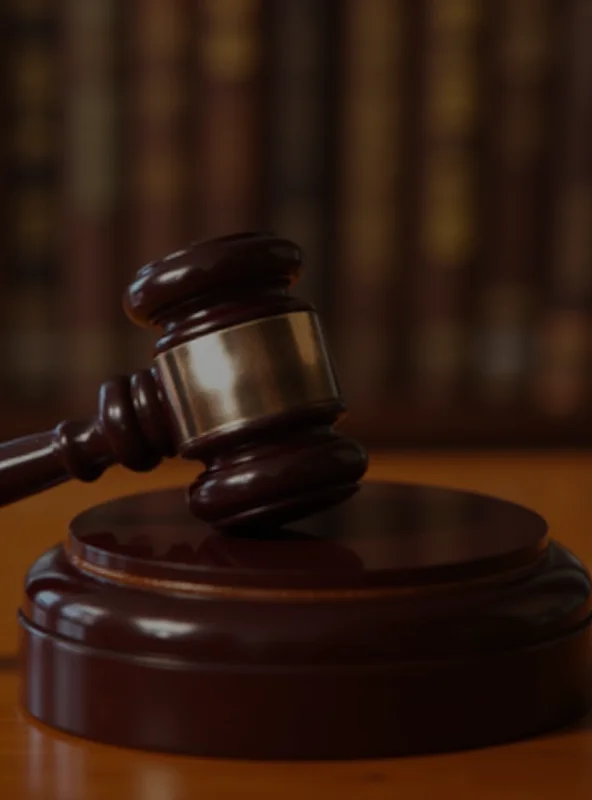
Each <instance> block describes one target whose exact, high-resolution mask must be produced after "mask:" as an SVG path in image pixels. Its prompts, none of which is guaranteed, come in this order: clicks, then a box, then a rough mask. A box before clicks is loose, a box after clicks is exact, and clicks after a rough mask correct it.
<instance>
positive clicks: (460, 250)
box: [407, 0, 482, 408]
mask: <svg viewBox="0 0 592 800" xmlns="http://www.w3.org/2000/svg"><path fill="white" fill-rule="evenodd" d="M481 6H482V3H481V2H480V1H479V0H477V2H475V0H448V1H447V2H445V3H442V2H439V1H438V0H420V1H419V2H417V3H415V4H414V13H415V14H417V15H418V16H419V20H418V21H417V23H416V24H418V25H419V27H420V33H419V37H420V42H421V44H420V46H419V50H420V53H421V62H420V66H419V75H417V76H416V81H415V84H416V86H417V87H418V89H417V91H418V99H417V106H418V108H417V113H418V117H419V120H418V124H417V137H418V151H417V163H416V167H415V176H414V180H415V181H416V182H417V189H416V192H417V195H416V197H417V205H416V207H415V213H416V215H417V218H416V219H415V220H414V221H413V230H414V235H415V237H416V241H415V242H413V249H412V252H413V254H414V258H413V260H412V262H411V263H412V264H413V266H412V267H410V266H408V268H409V269H410V271H411V275H410V284H411V290H410V291H409V297H408V298H407V299H408V302H409V303H410V304H411V307H412V312H411V313H412V314H413V316H412V318H411V325H412V331H411V332H410V335H409V339H410V341H411V342H412V345H411V346H412V352H411V353H410V363H411V369H410V373H409V375H410V381H411V383H412V386H413V391H414V393H415V395H416V398H417V401H418V403H420V404H421V405H424V406H426V407H432V408H434V407H439V408H447V407H450V405H451V404H453V403H455V402H460V401H461V400H462V396H463V392H464V391H465V390H466V372H467V367H468V350H469V337H470V331H468V330H466V325H465V320H466V316H467V303H468V302H469V297H468V295H467V289H468V288H469V285H470V273H471V271H472V270H473V269H474V267H475V240H476V236H475V225H476V220H475V186H474V182H475V166H476V165H475V159H474V151H475V147H474V145H475V139H476V134H477V130H478V115H479V102H480V98H479V91H478V90H479V87H478V84H477V75H478V70H477V69H476V65H477V60H478V58H479V54H478V50H477V46H476V45H477V43H478V41H479V29H480V25H481V20H482V13H481V12H482V8H481Z"/></svg>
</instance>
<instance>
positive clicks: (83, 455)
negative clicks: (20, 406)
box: [0, 422, 114, 506]
mask: <svg viewBox="0 0 592 800" xmlns="http://www.w3.org/2000/svg"><path fill="white" fill-rule="evenodd" d="M101 445H102V437H101V436H100V435H99V434H98V433H97V431H96V430H95V428H94V426H93V425H92V423H91V424H87V425H84V424H82V425H80V424H77V423H67V422H66V423H62V424H60V425H58V426H57V428H55V429H54V430H53V431H45V432H44V433H35V434H31V435H30V436H23V437H22V438H20V439H14V440H13V441H11V442H5V443H4V444H1V445H0V505H3V506H4V505H7V504H9V503H14V502H15V501H17V500H22V499H23V498H24V497H29V496H30V495H32V494H37V493H38V492H41V491H43V490H45V489H50V488H51V487H53V486H58V485H59V484H60V483H64V482H65V481H67V480H69V479H70V478H78V479H80V480H84V481H92V480H95V479H96V478H98V477H99V476H100V475H102V474H103V472H104V470H105V469H106V468H107V467H108V466H110V465H111V464H113V463H114V459H113V457H110V454H109V453H108V452H105V450H104V447H102V446H101Z"/></svg>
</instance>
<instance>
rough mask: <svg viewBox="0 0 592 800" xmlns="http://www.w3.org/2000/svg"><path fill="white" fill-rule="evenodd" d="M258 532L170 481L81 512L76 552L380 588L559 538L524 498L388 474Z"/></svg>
mask: <svg viewBox="0 0 592 800" xmlns="http://www.w3.org/2000/svg"><path fill="white" fill-rule="evenodd" d="M250 534H251V536H250V538H241V537H239V536H235V535H228V534H224V533H220V532H216V531H214V530H213V529H212V528H211V527H210V526H208V525H207V524H205V523H202V522H200V521H198V520H196V519H195V518H193V517H192V516H191V514H190V512H189V509H188V506H187V502H186V497H185V492H184V490H182V489H166V490H162V491H158V492H150V493H146V494H137V495H132V496H128V497H122V498H119V499H117V500H112V501H109V502H107V503H104V504H102V505H99V506H96V507H95V508H91V509H89V510H88V511H85V512H83V513H82V514H79V515H78V516H77V517H75V518H74V519H73V521H72V523H71V525H70V530H69V535H68V540H67V547H66V550H67V555H68V558H69V559H70V560H71V562H72V563H73V564H74V565H75V566H76V567H77V568H79V569H82V570H85V571H88V572H90V573H91V574H95V575H97V576H99V577H101V578H103V579H105V580H112V581H114V582H116V583H118V582H124V583H127V584H129V585H136V586H138V587H141V586H144V587H145V588H153V589H158V586H159V585H160V586H161V588H162V589H163V590H165V591H166V590H174V589H175V584H178V586H177V588H178V589H179V590H182V591H189V592H191V591H193V590H194V591H197V592H198V593H201V594H203V593H204V592H207V591H208V589H210V590H211V591H213V592H215V593H217V594H219V593H220V592H221V591H224V590H225V588H226V589H227V590H228V591H229V592H231V593H232V594H233V595H236V594H237V592H238V593H239V594H240V593H241V592H242V593H243V595H244V594H245V592H246V593H248V592H249V591H250V592H253V591H255V592H257V591H260V592H266V591H271V592H272V593H273V592H274V591H277V590H281V591H286V590H294V591H299V590H300V591H305V592H306V591H313V592H323V591H325V592H350V593H351V592H352V591H353V592H362V593H363V592H370V593H373V594H376V593H379V594H380V593H381V592H384V591H386V592H390V591H392V590H396V591H400V590H401V589H402V588H404V587H409V588H412V587H421V586H426V585H429V584H436V583H450V582H457V581H467V580H484V579H485V580H486V579H488V578H495V577H496V576H499V575H500V574H503V573H512V572H513V571H515V570H521V569H528V568H531V567H532V565H533V564H534V563H535V562H536V560H537V559H538V558H539V557H540V556H541V554H542V553H543V552H544V550H545V548H546V546H547V540H548V529H547V524H546V522H545V521H544V519H542V517H540V516H539V515H538V514H536V513H535V512H533V511H531V510H529V509H526V508H524V507H522V506H519V505H516V504H514V503H511V502H508V501H505V500H500V499H498V498H495V497H489V496H486V495H481V494H478V493H474V492H465V491H460V490H455V489H447V488H441V487H431V486H427V487H426V486H419V485H414V484H393V483H388V482H372V483H370V482H366V483H364V484H363V485H362V487H361V489H360V490H359V491H358V492H357V493H356V494H354V495H353V496H352V497H351V498H350V499H348V500H347V501H345V502H344V503H343V504H341V505H340V506H337V507H334V508H331V509H328V510H326V511H323V512H320V513H318V514H316V515H314V516H313V517H311V518H309V519H307V520H304V521H301V522H299V523H295V524H293V525H291V526H290V527H289V528H287V527H286V528H282V529H274V530H261V531H260V532H259V536H258V537H257V538H253V531H252V530H251V531H250ZM192 587H193V588H192Z"/></svg>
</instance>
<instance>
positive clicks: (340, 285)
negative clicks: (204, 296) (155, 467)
mask: <svg viewBox="0 0 592 800" xmlns="http://www.w3.org/2000/svg"><path fill="white" fill-rule="evenodd" d="M0 13H1V14H2V15H3V16H4V20H3V22H4V25H3V28H2V30H3V31H4V33H3V37H4V38H3V42H2V45H3V46H2V51H1V56H0V58H1V59H2V66H3V70H2V84H1V86H0V98H1V102H2V105H3V110H4V114H3V120H4V124H3V129H2V135H1V138H0V148H1V152H2V170H3V193H2V210H3V213H2V223H1V225H2V230H1V239H0V268H1V277H0V293H1V294H0V305H1V311H2V313H1V314H0V325H1V326H2V353H3V359H2V363H3V369H2V371H1V372H0V437H1V438H3V439H5V438H9V437H12V436H18V435H22V434H25V433H29V432H34V431H37V430H39V429H44V428H48V427H52V426H53V425H54V424H56V423H57V422H59V421H60V420H61V419H64V418H66V417H83V416H87V415H89V414H92V413H94V410H95V408H96V394H97V390H98V387H99V385H100V383H101V382H102V381H103V380H105V379H107V378H108V377H110V376H111V375H113V374H117V373H122V372H125V373H128V372H131V371H135V370H137V369H140V368H142V367H144V366H146V364H147V363H149V361H150V357H151V344H152V341H153V336H152V335H151V334H147V333H146V332H145V331H140V330H137V329H136V328H135V327H134V326H133V325H132V324H131V322H129V321H127V320H126V318H125V317H124V314H123V312H122V310H121V296H122V293H123V291H124V288H125V286H126V285H127V283H128V282H129V281H130V280H131V278H132V277H133V275H134V274H135V272H136V271H137V270H138V269H139V268H140V267H141V266H142V265H143V264H144V263H146V262H148V261H151V260H154V259H157V258H159V257H162V256H164V255H166V254H167V253H169V252H173V251H175V250H178V249H180V248H182V247H184V246H186V245H187V244H188V243H189V242H191V241H194V240H197V239H203V238H209V237H211V236H217V235H221V234H226V233H231V232H234V231H240V230H254V229H255V230H274V231H276V232H277V233H279V234H281V235H283V236H287V237H290V238H292V239H294V240H295V241H297V242H298V243H299V244H300V245H301V246H302V247H303V249H304V252H305V255H306V271H305V276H304V278H303V280H302V283H301V285H300V287H299V289H298V291H299V293H301V294H302V295H303V296H306V297H307V298H308V299H309V300H311V301H312V302H313V303H314V304H315V305H316V307H317V308H318V310H319V312H320V314H321V315H322V319H323V322H324V324H325V327H326V330H327V332H328V336H329V342H330V346H331V350H332V352H333V355H334V359H335V362H336V366H337V370H338V374H339V376H340V379H341V383H342V386H343V390H344V393H345V396H346V399H347V401H348V405H349V408H350V413H349V417H348V419H347V420H346V422H345V426H346V427H347V428H348V429H349V430H350V431H351V432H352V433H354V434H355V435H357V436H360V437H361V438H362V439H363V440H364V441H365V442H366V443H367V444H368V445H369V446H371V447H376V448H387V447H394V448H414V447H494V446H504V447H512V446H515V447H587V446H590V445H592V402H591V401H592V377H591V376H592V369H591V367H592V50H591V48H590V47H589V41H590V39H591V37H592V3H590V2H587V0H565V1H564V2H558V0H496V2H495V3H494V2H486V1H485V0H326V1H325V2H320V0H278V2H274V0H167V2H166V3H164V2H161V0H130V2H127V3H119V2H117V0H83V1H81V0H62V1H61V2H58V3H47V2H44V1H43V0H19V1H17V0H7V2H6V3H4V4H3V8H2V11H1V12H0Z"/></svg>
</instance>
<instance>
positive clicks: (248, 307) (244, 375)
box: [124, 233, 367, 529]
mask: <svg viewBox="0 0 592 800" xmlns="http://www.w3.org/2000/svg"><path fill="white" fill-rule="evenodd" d="M301 269H302V255H301V251H300V249H299V248H298V247H297V246H296V245H295V244H294V243H293V242H291V241H288V240H286V239H281V238H277V237H275V236H273V235H270V234H266V233H241V234H236V235H232V236H224V237H220V238H217V239H212V240H209V241H205V242H200V243H196V244H192V245H191V246H190V247H189V248H187V249H186V250H182V251H179V252H176V253H173V254H172V255H170V256H167V257H166V258H164V259H162V260H160V261H155V262H153V263H151V264H147V265H146V266H144V267H143V268H142V269H141V270H140V271H139V272H138V274H137V276H136V279H135V280H134V282H133V283H132V284H131V285H130V286H129V288H128V289H127V291H126V294H125V298H124V307H125V310H126V313H127V314H128V316H129V317H130V318H131V319H132V320H133V321H134V322H136V323H137V324H139V325H142V326H146V327H147V326H154V327H156V329H157V330H158V332H159V339H158V341H157V343H156V348H155V358H154V368H153V374H154V377H155V379H156V381H157V384H158V387H159V393H160V396H161V399H162V402H163V404H164V406H165V411H166V414H167V417H168V420H169V423H170V427H171V431H172V434H173V437H174V439H175V445H176V451H177V452H178V453H179V454H181V455H182V456H183V457H185V458H190V459H191V458H193V459H197V460H200V461H201V462H203V463H204V465H205V470H204V471H203V472H202V473H201V474H200V475H199V476H198V478H197V480H196V481H195V482H194V483H193V484H192V485H191V487H190V488H189V496H188V499H189V503H190V506H191V509H192V511H193V513H194V514H195V515H196V516H198V517H200V518H201V519H204V520H206V521H207V522H210V523H212V524H213V525H215V526H216V527H219V528H233V529H237V528H247V529H248V528H250V527H251V526H252V525H253V524H256V525H257V526H260V525H265V526H267V525H270V524H273V525H275V524H281V523H284V522H287V521H290V520H294V519H297V518H299V517H302V516H306V515H308V514H310V513H312V512H314V511H317V510H319V509H321V508H324V507H326V506H329V505H333V504H335V503H337V502H340V501H342V500H344V499H345V498H347V497H348V496H349V495H351V494H352V493H353V492H355V491H356V489H357V487H358V484H359V480H360V478H361V477H362V475H363V474H364V472H365V470H366V466H367V457H366V453H365V451H364V449H363V448H362V447H361V446H360V444H359V443H358V442H357V441H355V440H354V439H352V438H350V437H348V436H345V435H344V434H343V433H340V432H338V431H336V430H334V429H333V426H334V425H335V424H336V423H338V422H339V421H340V420H341V419H342V418H343V416H344V414H345V411H346V407H345V403H344V400H343V397H342V394H341V391H340V388H339V384H338V380H337V378H336V375H335V370H334V367H333V364H332V361H331V358H330V356H329V354H328V350H327V346H326V342H325V338H324V335H323V331H322V328H321V325H320V322H319V319H318V317H317V314H316V312H315V310H314V309H313V307H312V306H311V305H310V304H309V303H307V302H305V301H303V300H301V299H299V298H297V297H295V296H293V295H291V294H290V288H291V287H292V286H293V285H294V283H295V282H296V281H297V280H298V277H299V275H300V272H301Z"/></svg>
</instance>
